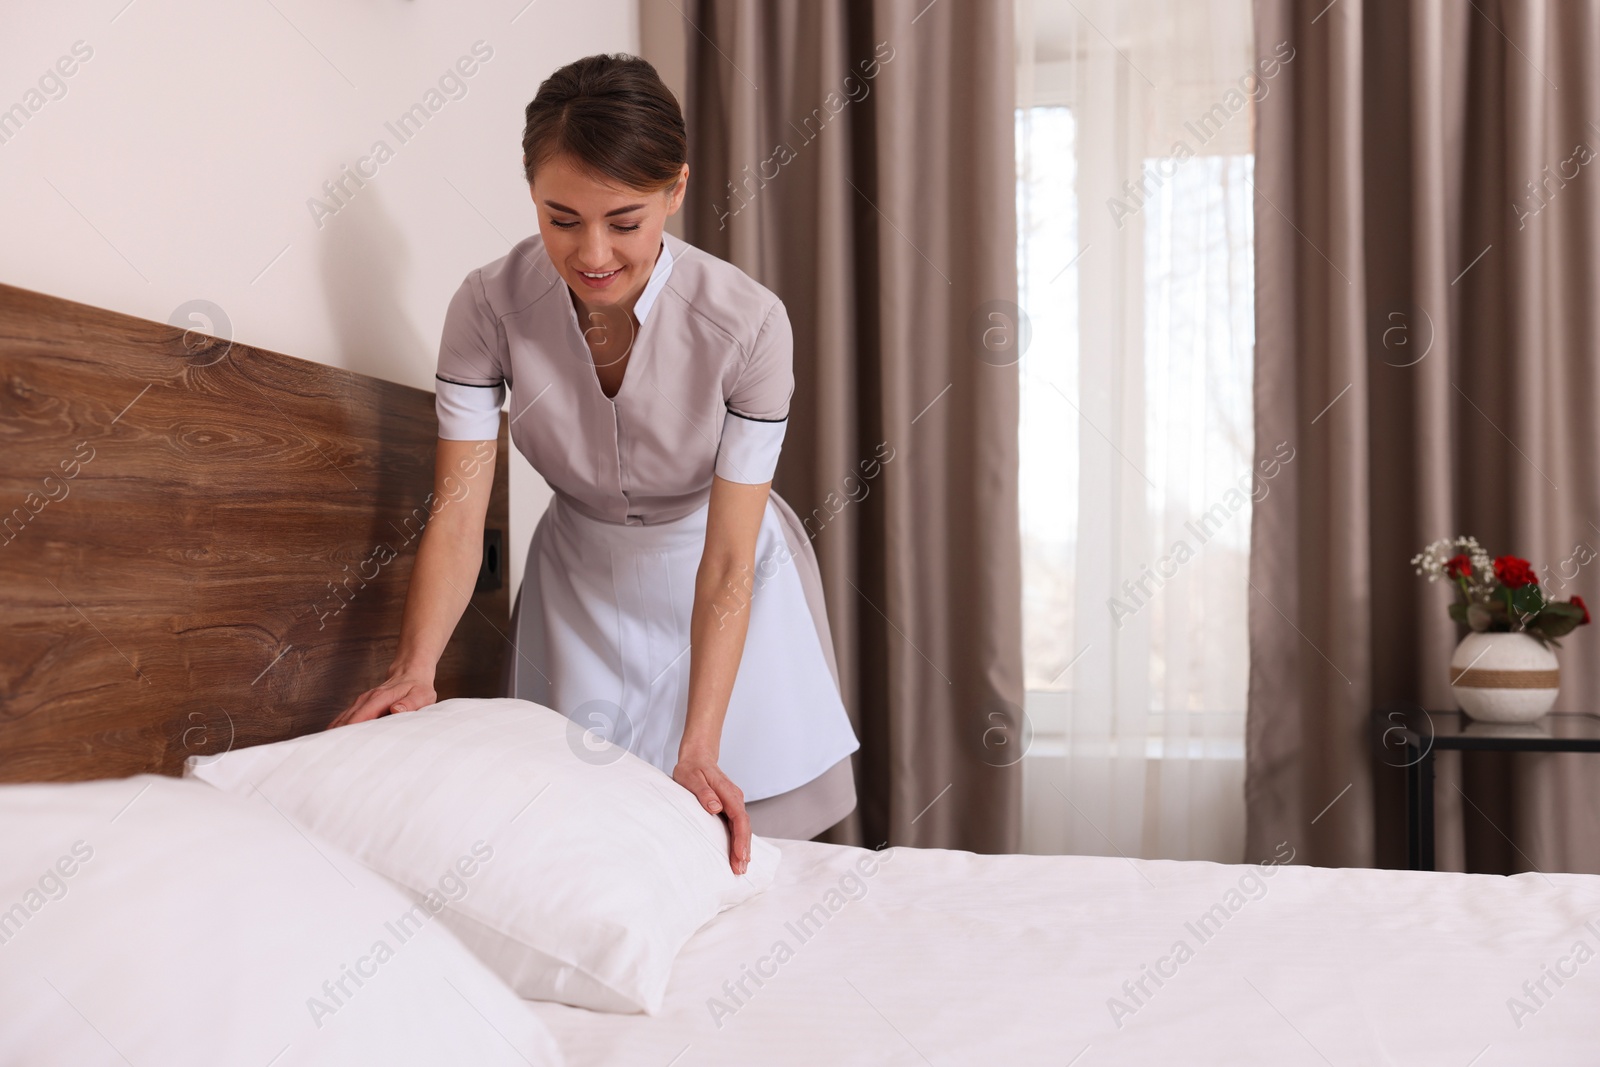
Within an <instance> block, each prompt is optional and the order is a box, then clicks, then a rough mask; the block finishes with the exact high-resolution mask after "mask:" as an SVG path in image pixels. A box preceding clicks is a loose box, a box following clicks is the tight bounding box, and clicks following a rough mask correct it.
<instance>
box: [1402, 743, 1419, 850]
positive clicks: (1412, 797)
mask: <svg viewBox="0 0 1600 1067" xmlns="http://www.w3.org/2000/svg"><path fill="white" fill-rule="evenodd" d="M1403 736H1404V738H1405V746H1406V867H1407V868H1408V869H1410V870H1413V871H1420V870H1422V768H1421V767H1419V766H1418V764H1420V763H1421V762H1422V747H1421V745H1420V744H1419V743H1418V740H1419V739H1418V738H1417V735H1416V734H1413V733H1411V732H1410V731H1409V730H1408V731H1406V732H1405V734H1404V735H1403Z"/></svg>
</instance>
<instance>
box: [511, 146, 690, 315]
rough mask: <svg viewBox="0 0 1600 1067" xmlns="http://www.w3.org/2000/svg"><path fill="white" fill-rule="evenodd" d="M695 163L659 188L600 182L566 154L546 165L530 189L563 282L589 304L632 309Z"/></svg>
mask: <svg viewBox="0 0 1600 1067" xmlns="http://www.w3.org/2000/svg"><path fill="white" fill-rule="evenodd" d="M688 174H689V165H688V164H687V163H685V164H684V165H683V170H682V171H681V172H680V175H681V176H680V178H679V180H678V182H677V184H676V186H673V187H670V188H668V189H666V190H660V191H657V192H641V191H639V190H637V189H627V188H624V187H621V186H618V185H615V184H611V183H608V182H605V181H602V180H601V179H598V178H596V177H594V176H592V175H590V174H588V173H586V172H585V171H582V170H580V169H578V168H577V167H576V166H574V165H573V163H572V161H571V159H570V158H569V157H567V156H564V155H558V156H555V157H554V158H552V159H550V160H549V161H548V162H546V163H543V164H541V165H540V166H539V169H538V171H537V172H536V174H535V175H534V180H533V184H532V186H531V187H530V191H531V192H532V194H533V202H534V205H535V207H536V208H537V209H538V212H539V233H540V235H541V236H543V237H544V247H545V251H546V252H548V253H549V255H550V261H551V262H552V263H554V264H555V267H556V270H557V271H558V272H559V273H560V275H561V279H562V280H563V281H565V282H566V283H567V285H568V287H569V288H571V290H572V292H573V294H574V296H576V297H577V299H578V301H579V303H580V304H581V305H582V306H583V307H584V308H587V309H600V308H624V309H629V310H631V309H632V307H633V302H634V301H635V300H637V299H638V297H639V294H640V293H642V292H643V291H644V287H645V284H646V283H647V282H648V281H649V280H650V272H651V270H652V268H653V267H654V266H655V262H656V255H657V253H658V252H659V251H660V248H661V230H662V228H663V227H664V226H665V225H666V221H667V216H668V215H671V214H674V213H675V212H677V210H678V208H679V207H680V206H681V205H682V204H683V195H684V189H685V187H686V186H687V182H686V180H685V179H687V177H688Z"/></svg>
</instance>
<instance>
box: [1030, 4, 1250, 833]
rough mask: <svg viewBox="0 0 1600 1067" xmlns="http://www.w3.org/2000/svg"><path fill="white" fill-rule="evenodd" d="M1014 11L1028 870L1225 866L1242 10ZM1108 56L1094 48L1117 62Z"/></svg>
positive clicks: (1244, 383)
mask: <svg viewBox="0 0 1600 1067" xmlns="http://www.w3.org/2000/svg"><path fill="white" fill-rule="evenodd" d="M1034 14H1035V13H1034V12H1032V11H1030V9H1029V5H1028V4H1027V3H1026V2H1024V3H1022V4H1021V6H1019V18H1018V27H1019V36H1020V38H1021V40H1020V42H1019V43H1020V45H1021V47H1020V48H1019V55H1021V56H1022V57H1023V58H1022V66H1023V69H1022V70H1020V71H1019V75H1020V77H1019V104H1020V106H1019V108H1018V111H1017V116H1016V123H1017V126H1016V132H1017V155H1018V168H1017V173H1018V188H1017V207H1018V249H1017V258H1018V274H1019V289H1020V292H1021V303H1022V306H1023V309H1024V311H1025V313H1026V314H1027V316H1028V319H1029V322H1030V326H1031V342H1030V344H1029V347H1028V348H1027V350H1026V352H1025V353H1024V355H1023V356H1022V359H1021V363H1020V367H1019V369H1020V372H1021V380H1022V409H1021V422H1020V429H1019V433H1020V442H1021V453H1022V456H1021V492H1020V497H1021V501H1020V503H1021V521H1022V538H1023V576H1024V641H1025V648H1024V663H1025V670H1026V679H1027V689H1028V705H1027V711H1028V715H1029V718H1030V720H1031V721H1032V724H1033V728H1034V744H1033V747H1032V748H1031V749H1030V751H1029V756H1028V758H1027V759H1026V760H1025V764H1024V778H1025V782H1026V785H1025V790H1026V803H1025V808H1024V826H1023V838H1024V844H1023V847H1024V850H1025V851H1038V852H1078V853H1098V854H1109V855H1115V854H1117V853H1123V854H1126V855H1130V856H1132V855H1143V856H1151V857H1156V856H1161V857H1169V858H1175V859H1189V858H1201V859H1216V860H1220V861H1226V862H1238V861H1239V859H1240V858H1241V856H1242V853H1243V842H1244V825H1243V823H1244V803H1243V773H1244V771H1243V733H1244V709H1245V698H1246V691H1247V684H1248V674H1249V653H1248V641H1247V630H1246V603H1247V596H1248V593H1249V581H1248V569H1247V568H1248V560H1249V547H1250V511H1251V497H1252V495H1254V496H1256V497H1261V496H1263V495H1264V494H1265V493H1267V492H1270V488H1271V487H1270V482H1268V481H1266V480H1264V479H1262V478H1260V477H1257V476H1256V475H1255V473H1254V468H1253V450H1254V444H1255V442H1254V439H1253V438H1254V433H1253V410H1252V395H1251V391H1252V353H1253V349H1254V306H1253V297H1254V262H1253V244H1252V240H1253V235H1252V211H1251V208H1252V199H1253V187H1252V185H1251V175H1252V167H1253V155H1252V153H1251V126H1252V121H1253V115H1252V110H1251V106H1250V100H1251V94H1252V93H1253V92H1260V91H1262V89H1261V87H1260V86H1258V85H1257V81H1258V80H1259V79H1254V69H1253V67H1252V63H1253V50H1252V43H1251V40H1250V35H1249V5H1248V2H1247V0H1226V2H1224V0H1148V2H1139V3H1133V2H1112V0H1101V2H1099V3H1093V2H1088V0H1085V2H1084V3H1082V4H1081V5H1076V6H1070V10H1067V11H1066V12H1065V13H1064V14H1063V13H1061V12H1059V11H1057V10H1056V9H1055V5H1051V10H1050V21H1048V22H1046V23H1037V22H1035V21H1034ZM1113 42H1114V43H1113Z"/></svg>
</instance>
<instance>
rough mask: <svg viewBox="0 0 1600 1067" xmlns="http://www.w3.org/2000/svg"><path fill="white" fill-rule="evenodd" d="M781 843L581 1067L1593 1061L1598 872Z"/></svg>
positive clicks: (568, 1025) (606, 1020) (539, 1009)
mask: <svg viewBox="0 0 1600 1067" xmlns="http://www.w3.org/2000/svg"><path fill="white" fill-rule="evenodd" d="M776 843H777V844H778V845H779V846H780V847H781V848H782V850H783V862H782V864H781V866H780V868H779V872H778V877H777V882H776V884H774V885H773V886H772V887H771V888H770V889H769V890H768V891H767V892H765V893H764V894H762V895H761V896H760V897H757V898H756V899H754V900H752V901H749V902H747V903H745V904H743V905H740V906H739V907H737V908H734V909H732V910H731V911H728V912H724V913H723V914H721V915H719V916H718V917H717V918H716V919H714V920H712V922H710V923H709V924H707V925H706V926H705V927H703V928H702V929H701V930H700V931H699V932H698V933H697V934H696V935H695V937H694V938H693V939H692V940H691V941H690V942H689V944H688V945H687V946H686V947H685V948H684V950H683V952H682V954H681V955H680V956H679V958H678V960H677V963H676V965H675V968H674V971H673V977H672V984H671V987H670V989H669V991H668V994H667V998H666V1003H665V1007H664V1010H663V1012H662V1013H661V1014H660V1015H657V1016H645V1015H615V1014H604V1013H598V1012H591V1011H586V1010H584V1009H579V1008H571V1007H567V1006H564V1005H560V1004H553V1003H541V1002H528V1008H529V1010H530V1011H533V1012H535V1013H537V1014H538V1016H539V1017H540V1018H541V1019H542V1020H543V1021H544V1022H545V1024H546V1025H547V1026H548V1027H549V1028H550V1030H551V1031H552V1032H553V1033H554V1034H555V1036H556V1038H557V1041H558V1042H559V1044H560V1046H561V1048H562V1051H563V1053H564V1054H565V1056H566V1060H567V1063H568V1065H569V1067H590V1065H600V1064H652V1065H660V1067H691V1065H696V1064H770V1065H777V1064H796V1065H798V1064H805V1065H818V1064H827V1065H842V1064H872V1065H894V1064H907V1065H927V1064H937V1065H941V1067H942V1065H945V1064H993V1065H996V1067H1002V1065H1003V1067H1014V1065H1022V1064H1054V1065H1058V1067H1065V1065H1074V1067H1095V1065H1099V1064H1109V1063H1129V1064H1161V1063H1173V1064H1197V1063H1199V1064H1211V1063H1216V1064H1240V1063H1270V1064H1317V1065H1327V1064H1337V1065H1340V1067H1344V1065H1347V1064H1391V1063H1392V1064H1407V1065H1410V1064H1434V1063H1437V1064H1448V1065H1453V1067H1467V1065H1469V1064H1470V1065H1471V1067H1495V1065H1499V1064H1529V1063H1548V1064H1596V1063H1600V1012H1597V1011H1596V1010H1595V1005H1596V1003H1597V1002H1600V1001H1597V998H1600V962H1595V960H1594V957H1595V955H1596V952H1597V950H1600V876H1590V875H1563V874H1551V875H1542V874H1522V875H1517V876H1515V877H1499V876H1489V875H1464V874H1449V873H1431V872H1430V873H1424V872H1411V871H1385V870H1368V869H1330V868H1317V867H1307V866H1304V865H1299V864H1295V863H1294V862H1293V859H1294V855H1293V849H1292V847H1291V846H1289V845H1287V844H1286V845H1284V846H1282V847H1281V848H1280V849H1279V853H1278V855H1277V856H1275V857H1274V859H1273V861H1272V862H1270V863H1266V864H1261V865H1223V864H1215V863H1203V862H1176V861H1165V860H1151V861H1146V860H1132V859H1122V858H1115V857H1113V858H1102V857H1088V856H1022V855H1006V856H988V855H977V854H974V853H970V852H960V851H949V850H942V849H913V848H894V849H885V850H883V851H882V852H877V853H874V852H871V851H869V850H866V849H855V848H846V847H842V846H837V845H825V844H820V843H815V842H805V841H786V840H778V841H776Z"/></svg>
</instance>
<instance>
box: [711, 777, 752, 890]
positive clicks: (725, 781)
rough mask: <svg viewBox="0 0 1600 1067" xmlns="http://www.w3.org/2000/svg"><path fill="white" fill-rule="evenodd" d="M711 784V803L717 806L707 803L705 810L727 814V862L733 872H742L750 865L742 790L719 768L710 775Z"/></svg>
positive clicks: (748, 834)
mask: <svg viewBox="0 0 1600 1067" xmlns="http://www.w3.org/2000/svg"><path fill="white" fill-rule="evenodd" d="M711 785H712V788H713V789H715V790H716V795H715V799H714V801H713V803H715V804H716V805H717V806H716V807H712V806H711V805H710V804H707V805H706V810H707V811H711V812H717V811H719V810H721V811H723V812H725V814H726V815H727V819H728V829H729V831H730V834H729V842H728V862H729V863H730V865H731V866H732V867H733V873H734V874H743V873H744V872H745V870H746V869H747V868H748V867H749V866H750V816H749V815H747V814H745V810H744V791H743V790H741V789H740V788H739V787H738V786H736V785H734V784H733V781H732V779H730V778H729V777H728V776H727V775H725V774H723V773H721V771H720V770H718V772H717V773H716V774H715V775H714V776H712V782H711Z"/></svg>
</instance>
